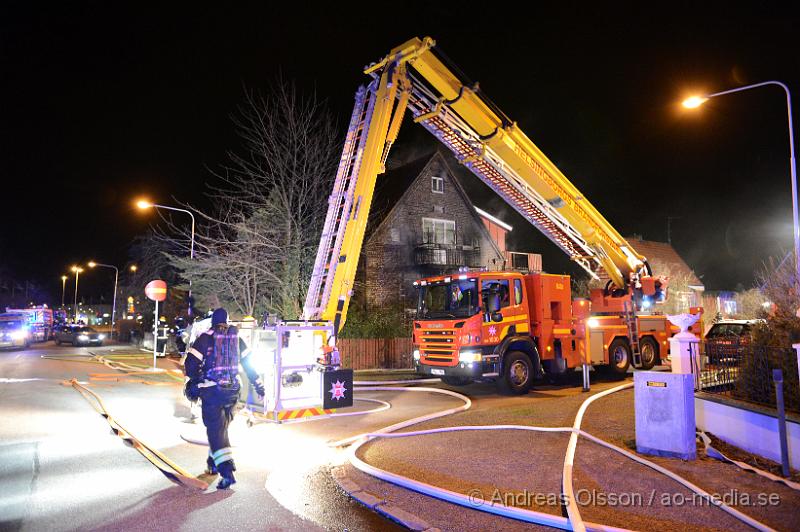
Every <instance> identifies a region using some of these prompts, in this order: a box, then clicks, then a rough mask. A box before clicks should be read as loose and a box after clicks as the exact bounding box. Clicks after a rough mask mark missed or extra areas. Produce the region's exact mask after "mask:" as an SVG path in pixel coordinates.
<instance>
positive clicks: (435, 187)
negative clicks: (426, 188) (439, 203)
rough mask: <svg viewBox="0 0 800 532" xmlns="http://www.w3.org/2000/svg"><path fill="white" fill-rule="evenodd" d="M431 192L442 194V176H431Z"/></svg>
mask: <svg viewBox="0 0 800 532" xmlns="http://www.w3.org/2000/svg"><path fill="white" fill-rule="evenodd" d="M431 192H434V193H436V194H444V178H443V177H437V176H431Z"/></svg>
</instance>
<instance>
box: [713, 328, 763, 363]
mask: <svg viewBox="0 0 800 532" xmlns="http://www.w3.org/2000/svg"><path fill="white" fill-rule="evenodd" d="M757 323H759V320H722V321H719V322H717V323H715V324H714V325H712V326H711V328H710V329H709V330H708V332H707V333H706V337H705V348H706V355H707V356H708V363H709V364H726V365H736V364H737V363H738V362H739V360H740V359H741V357H742V352H743V351H744V349H746V348H747V347H748V346H749V345H750V343H751V342H752V340H753V329H754V327H755V326H756V324H757Z"/></svg>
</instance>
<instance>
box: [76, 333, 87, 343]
mask: <svg viewBox="0 0 800 532" xmlns="http://www.w3.org/2000/svg"><path fill="white" fill-rule="evenodd" d="M88 339H89V336H88V335H86V334H79V335H78V340H80V341H82V342H85V341H87V340H88Z"/></svg>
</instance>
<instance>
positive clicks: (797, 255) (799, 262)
mask: <svg viewBox="0 0 800 532" xmlns="http://www.w3.org/2000/svg"><path fill="white" fill-rule="evenodd" d="M766 85H777V86H778V87H780V88H782V89H783V91H784V92H785V93H786V114H787V117H788V122H789V172H790V175H791V178H792V221H793V228H792V232H793V233H794V267H795V274H796V276H797V277H796V281H797V282H798V284H800V222H799V221H798V212H797V165H796V163H795V160H794V126H793V125H792V95H791V93H790V92H789V87H787V86H786V85H785V84H783V83H781V82H780V81H764V82H762V83H755V84H753V85H745V86H744V87H736V88H735V89H729V90H726V91H722V92H715V93H713V94H706V95H703V96H692V97H690V98H687V99H686V100H684V101H683V106H684V107H686V108H687V109H694V108H696V107H699V106H700V105H702V104H703V103H705V102H706V101H708V100H709V99H710V98H716V97H717V96H723V95H725V94H731V93H734V92H741V91H744V90H748V89H755V88H757V87H764V86H766Z"/></svg>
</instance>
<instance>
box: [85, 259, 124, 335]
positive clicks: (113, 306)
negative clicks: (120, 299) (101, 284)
mask: <svg viewBox="0 0 800 532" xmlns="http://www.w3.org/2000/svg"><path fill="white" fill-rule="evenodd" d="M96 266H97V267H100V268H113V269H114V298H113V299H112V300H111V301H112V302H111V335H110V338H111V339H112V340H113V339H114V317H115V316H116V315H117V281H119V269H118V268H117V267H116V266H112V265H111V264H102V263H100V262H95V261H93V260H92V261H89V267H90V268H94V267H96Z"/></svg>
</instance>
